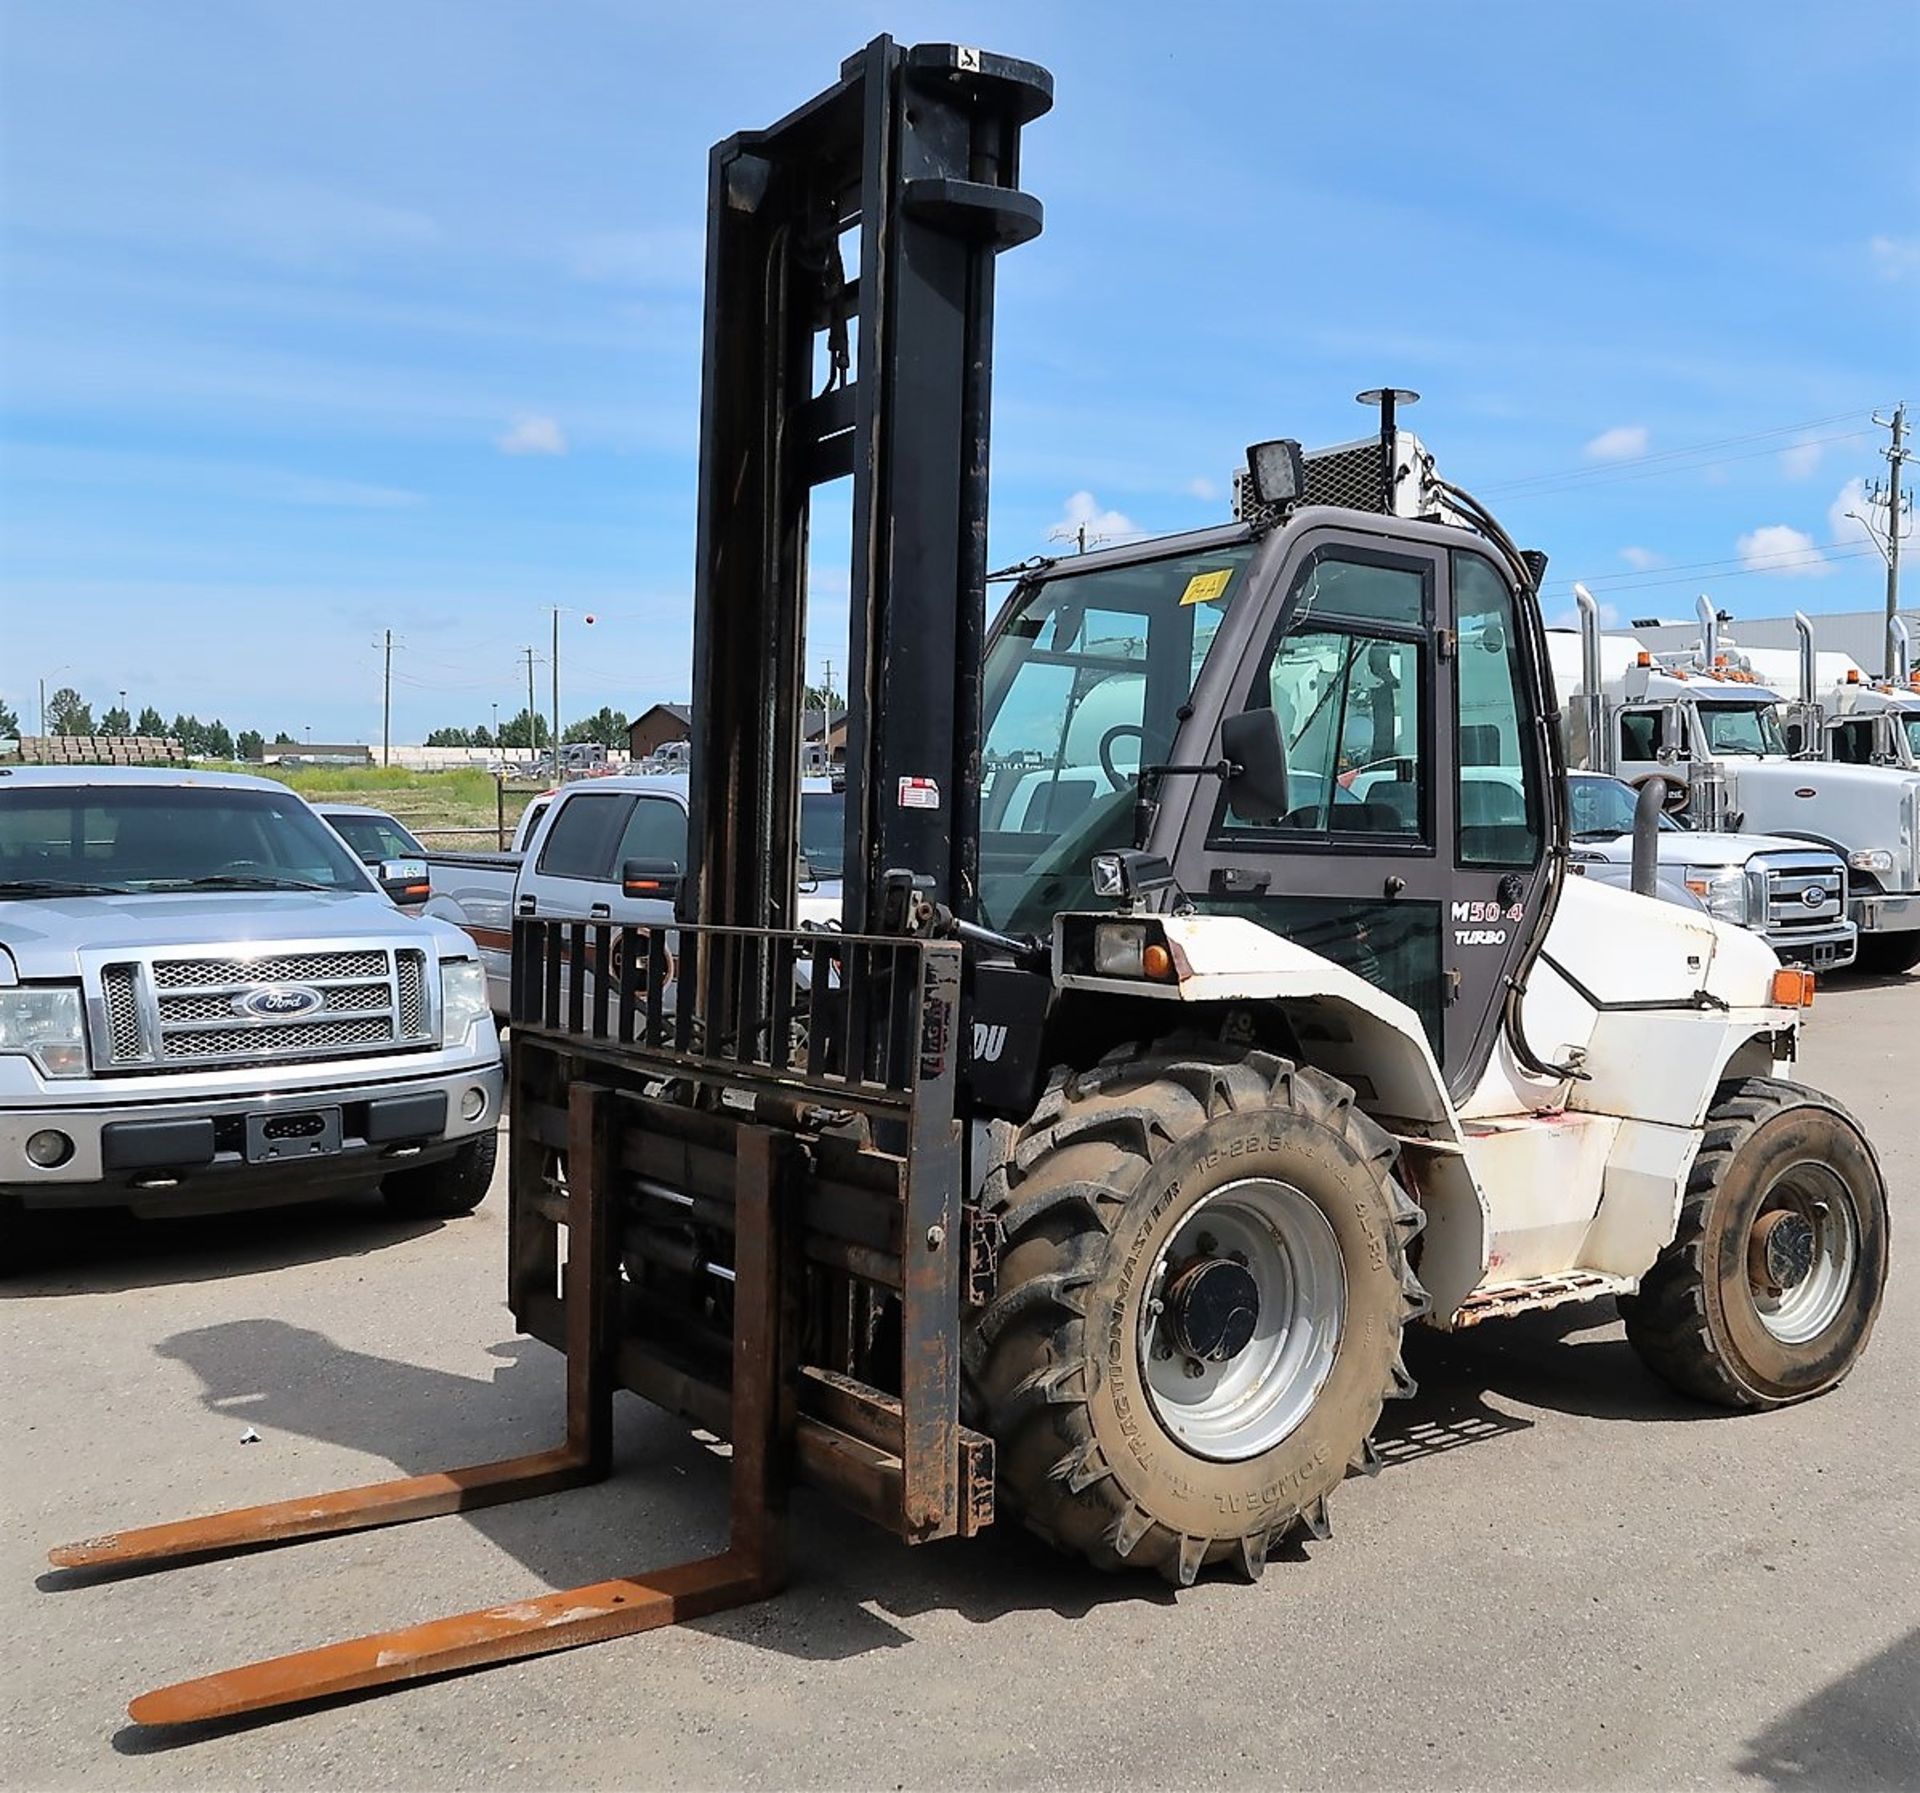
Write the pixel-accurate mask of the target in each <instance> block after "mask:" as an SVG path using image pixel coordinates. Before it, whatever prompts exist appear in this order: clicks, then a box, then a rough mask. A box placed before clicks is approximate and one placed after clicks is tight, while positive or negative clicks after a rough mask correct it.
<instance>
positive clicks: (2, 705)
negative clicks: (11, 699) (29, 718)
mask: <svg viewBox="0 0 1920 1793" xmlns="http://www.w3.org/2000/svg"><path fill="white" fill-rule="evenodd" d="M19 737H20V716H19V713H18V712H17V711H16V710H15V709H14V707H13V705H12V704H10V703H8V702H7V700H6V699H5V698H4V697H0V740H4V741H14V740H18V739H19Z"/></svg>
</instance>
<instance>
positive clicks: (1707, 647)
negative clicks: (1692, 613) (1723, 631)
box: [1694, 592, 1720, 672]
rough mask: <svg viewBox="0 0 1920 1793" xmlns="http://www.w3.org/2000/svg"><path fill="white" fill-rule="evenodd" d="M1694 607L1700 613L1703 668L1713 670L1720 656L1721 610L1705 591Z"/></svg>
mask: <svg viewBox="0 0 1920 1793" xmlns="http://www.w3.org/2000/svg"><path fill="white" fill-rule="evenodd" d="M1694 608H1695V609H1696V610H1697V611H1698V612H1699V613H1700V658H1701V660H1702V662H1703V666H1702V670H1703V671H1706V672H1712V671H1713V668H1714V662H1715V661H1717V660H1718V659H1719V658H1720V612H1719V611H1717V610H1716V609H1714V607H1713V600H1712V599H1711V598H1710V597H1708V596H1707V594H1706V593H1705V592H1702V593H1701V594H1700V598H1699V601H1698V602H1697V603H1696V604H1695V605H1694Z"/></svg>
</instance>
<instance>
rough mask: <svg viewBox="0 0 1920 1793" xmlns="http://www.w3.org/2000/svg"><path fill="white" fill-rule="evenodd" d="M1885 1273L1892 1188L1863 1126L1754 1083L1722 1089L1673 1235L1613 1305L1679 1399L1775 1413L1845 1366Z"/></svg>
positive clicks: (1822, 1103)
mask: <svg viewBox="0 0 1920 1793" xmlns="http://www.w3.org/2000/svg"><path fill="white" fill-rule="evenodd" d="M1886 1277H1887V1191H1886V1185H1885V1183H1884V1182H1883V1181H1882V1179H1881V1175H1880V1166H1879V1164H1878V1162H1877V1161H1876V1160H1875V1158H1874V1155H1873V1148H1872V1147H1871V1146H1870V1145H1869V1144H1868V1143H1867V1140H1866V1136H1865V1135H1864V1134H1863V1133H1862V1132H1861V1131H1860V1128H1859V1125H1858V1124H1857V1123H1856V1122H1855V1121H1854V1119H1853V1117H1852V1116H1851V1115H1850V1114H1848V1113H1847V1111H1846V1110H1845V1109H1844V1108H1842V1107H1841V1106H1840V1105H1839V1104H1838V1103H1837V1102H1835V1101H1834V1100H1833V1099H1832V1098H1831V1097H1829V1096H1823V1095H1820V1094H1818V1093H1817V1092H1815V1091H1813V1090H1807V1089H1802V1088H1801V1087H1800V1086H1799V1085H1798V1084H1792V1083H1782V1082H1779V1081H1776V1080H1775V1079H1773V1078H1771V1077H1748V1078H1745V1079H1743V1080H1741V1081H1740V1082H1738V1083H1728V1084H1723V1085H1722V1086H1721V1089H1720V1092H1719V1095H1718V1097H1717V1098H1716V1100H1715V1102H1714V1105H1713V1108H1712V1110H1711V1111H1710V1112H1709V1113H1708V1115H1707V1126H1706V1137H1705V1139H1704V1140H1703V1142H1702V1144H1701V1147H1700V1154H1699V1156H1698V1157H1697V1158H1695V1160H1694V1163H1693V1171H1692V1174H1691V1175H1690V1176H1689V1178H1688V1180H1687V1193H1686V1198H1685V1200H1684V1202H1683V1203H1682V1205H1681V1210H1680V1226H1679V1230H1678V1232H1677V1233H1676V1234H1675V1236H1674V1239H1673V1242H1672V1244H1670V1245H1669V1246H1668V1247H1667V1248H1666V1250H1664V1251H1663V1252H1661V1254H1660V1256H1659V1258H1658V1259H1657V1260H1656V1261H1655V1263H1654V1266H1653V1268H1652V1269H1651V1270H1649V1271H1648V1272H1647V1274H1646V1275H1645V1276H1644V1277H1642V1278H1641V1280H1640V1292H1639V1294H1637V1295H1632V1296H1623V1297H1622V1298H1621V1300H1620V1304H1619V1305H1620V1312H1621V1315H1622V1317H1623V1318H1624V1319H1625V1321H1626V1323H1627V1340H1628V1342H1629V1343H1630V1344H1631V1345H1632V1346H1633V1348H1634V1350H1636V1351H1637V1352H1639V1354H1640V1357H1641V1359H1642V1361H1644V1362H1645V1364H1646V1365H1647V1367H1648V1368H1649V1369H1650V1370H1652V1371H1653V1372H1654V1374H1655V1375H1657V1376H1659V1377H1660V1378H1661V1379H1662V1380H1664V1381H1666V1382H1669V1383H1671V1384H1672V1385H1673V1387H1675V1388H1677V1389H1679V1390H1680V1392H1681V1393H1683V1394H1689V1395H1693V1396H1695V1397H1697V1398H1698V1399H1700V1400H1702V1401H1711V1402H1714V1403H1716V1404H1717V1405H1719V1406H1723V1407H1747V1408H1754V1407H1784V1406H1786V1405H1787V1404H1788V1403H1790V1402H1793V1401H1804V1400H1808V1399H1810V1398H1811V1397H1813V1396H1814V1395H1819V1394H1825V1393H1826V1391H1827V1390H1828V1389H1830V1388H1833V1387H1835V1386H1837V1385H1838V1384H1839V1383H1840V1382H1841V1381H1842V1380H1843V1379H1844V1378H1845V1376H1846V1374H1847V1372H1848V1371H1849V1370H1851V1369H1852V1368H1853V1366H1854V1364H1855V1362H1856V1361H1857V1360H1858V1359H1859V1356H1860V1354H1861V1352H1862V1351H1864V1350H1865V1349H1866V1344H1867V1338H1868V1336H1869V1335H1870V1334H1871V1333H1872V1331H1873V1323H1874V1319H1875V1317H1876V1316H1877V1315H1878V1313H1879V1311H1880V1297H1881V1293H1882V1290H1883V1289H1884V1288H1885V1285H1886Z"/></svg>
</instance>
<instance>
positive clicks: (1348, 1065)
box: [1053, 914, 1490, 1319]
mask: <svg viewBox="0 0 1920 1793" xmlns="http://www.w3.org/2000/svg"><path fill="white" fill-rule="evenodd" d="M1070 919H1072V918H1069V917H1066V916H1056V917H1055V918H1054V948H1053V951H1054V982H1055V984H1056V986H1057V987H1058V988H1060V989H1063V990H1096V991H1101V992H1104V993H1106V994H1109V995H1115V996H1126V997H1133V998H1139V997H1151V998H1155V999H1158V1000H1160V1001H1164V1002H1168V1003H1189V1004H1193V1005H1196V1006H1198V1005H1202V1004H1206V1005H1212V1006H1215V1007H1229V1006H1245V1005H1246V1004H1248V1003H1271V1004H1273V1005H1275V1006H1276V1007H1277V1008H1278V1009H1279V1010H1280V1011H1281V1013H1282V1014H1283V1015H1284V1016H1285V1017H1286V1020H1287V1022H1288V1024H1289V1026H1290V1027H1291V1029H1292V1031H1293V1034H1294V1037H1295V1038H1296V1039H1297V1040H1298V1041H1299V1042H1300V1056H1301V1058H1302V1059H1303V1060H1304V1061H1305V1062H1307V1063H1308V1064H1311V1065H1314V1066H1315V1067H1317V1068H1318V1069H1320V1070H1323V1071H1325V1072H1326V1073H1327V1074H1328V1075H1329V1076H1332V1077H1337V1078H1339V1079H1340V1081H1341V1082H1343V1083H1345V1084H1346V1085H1348V1087H1349V1088H1351V1089H1352V1090H1353V1092H1354V1100H1355V1102H1356V1103H1357V1104H1358V1106H1359V1107H1360V1109H1361V1110H1362V1111H1363V1112H1364V1113H1366V1114H1368V1115H1369V1116H1371V1117H1372V1118H1373V1119H1374V1120H1376V1121H1378V1122H1379V1123H1380V1125H1381V1126H1383V1127H1384V1128H1386V1130H1387V1131H1388V1132H1389V1133H1391V1134H1392V1135H1393V1136H1394V1138H1395V1140H1396V1141H1397V1142H1398V1144H1399V1146H1400V1162H1399V1165H1398V1167H1397V1170H1396V1173H1395V1174H1396V1175H1397V1176H1398V1177H1399V1179H1400V1181H1401V1183H1402V1184H1403V1185H1404V1186H1405V1187H1406V1188H1407V1190H1408V1191H1409V1192H1410V1193H1411V1194H1412V1195H1413V1196H1414V1197H1415V1199H1416V1200H1418V1201H1419V1203H1420V1205H1421V1207H1422V1208H1423V1209H1424V1210H1425V1212H1426V1216H1427V1225H1426V1232H1425V1235H1424V1242H1423V1245H1422V1248H1421V1263H1420V1280H1421V1281H1422V1282H1423V1283H1424V1284H1425V1285H1426V1287H1427V1291H1428V1293H1429V1294H1430V1295H1431V1296H1432V1297H1433V1303H1434V1314H1435V1317H1436V1319H1441V1318H1443V1317H1444V1316H1449V1315H1451V1313H1452V1312H1453V1310H1454V1309H1455V1308H1456V1307H1458V1306H1459V1304H1460V1302H1461V1301H1462V1300H1464V1299H1465V1297H1466V1296H1467V1295H1468V1293H1470V1292H1471V1291H1472V1290H1473V1289H1474V1288H1475V1287H1477V1286H1478V1284H1479V1283H1480V1281H1481V1279H1482V1277H1483V1276H1484V1274H1485V1272H1486V1268H1487V1253H1488V1242H1489V1232H1490V1217H1489V1214H1488V1209H1487V1202H1486V1197H1485V1195H1484V1193H1483V1192H1482V1190H1481V1188H1480V1185H1479V1181H1478V1179H1477V1178H1476V1177H1475V1175H1474V1172H1473V1168H1472V1165H1471V1164H1470V1163H1469V1161H1468V1158H1467V1155H1466V1154H1467V1147H1466V1142H1465V1139H1464V1136H1463V1134H1462V1131H1461V1126H1460V1121H1459V1117H1458V1115H1457V1114H1456V1112H1455V1110H1454V1106H1453V1103H1452V1101H1451V1100H1450V1099H1449V1098H1448V1095H1447V1086H1446V1080H1445V1079H1444V1078H1443V1077H1442V1076H1441V1075H1440V1067H1439V1065H1438V1063H1437V1062H1436V1061H1435V1059H1434V1056H1433V1048H1432V1047H1431V1046H1430V1045H1429V1044H1428V1042H1427V1035H1426V1030H1425V1028H1423V1027H1422V1026H1421V1024H1420V1018H1419V1016H1418V1015H1416V1014H1415V1013H1414V1011H1413V1010H1412V1009H1410V1008H1409V1007H1408V1006H1407V1005H1406V1004H1405V1003H1403V1002H1401V1001H1400V1000H1399V999H1398V998H1397V997H1394V996H1390V995H1388V994H1387V992H1386V991H1384V990H1380V989H1377V988H1375V987H1374V986H1373V985H1372V984H1369V983H1368V982H1367V981H1366V980H1365V979H1364V978H1360V977H1356V976H1355V975H1354V974H1353V973H1352V972H1351V971H1348V970H1347V969H1346V968H1345V967H1344V966H1340V965H1336V964H1334V963H1333V962H1332V961H1331V960H1329V959H1323V958H1322V957H1321V956H1320V955H1319V954H1318V953H1314V952H1309V951H1308V950H1307V949H1306V948H1305V947H1303V946H1299V945H1297V944H1295V943H1294V942H1293V941H1291V940H1288V939H1286V938H1284V937H1283V936H1281V935H1279V934H1275V933H1273V932H1271V931H1270V930H1269V929H1266V928H1263V927H1262V926H1260V924H1259V923H1258V922H1256V921H1253V920H1251V919H1249V918H1248V917H1246V916H1239V915H1160V916H1155V917H1154V918H1153V920H1154V922H1155V924H1156V925H1157V926H1158V928H1159V929H1160V930H1161V932H1162V933H1163V935H1164V937H1165V939H1166V942H1167V945H1168V947H1169V949H1170V950H1171V951H1172V954H1173V961H1174V976H1173V977H1172V978H1171V979H1169V980H1164V981H1160V982H1150V981H1147V980H1145V979H1137V978H1116V977H1103V976H1097V975H1093V974H1089V973H1084V972H1069V971H1065V970H1063V969H1062V964H1063V960H1062V938H1063V935H1064V932H1065V924H1066V923H1067V922H1068V921H1069V920H1070ZM1082 919H1084V918H1082ZM1097 919H1099V920H1106V921H1110V920H1113V919H1114V917H1113V916H1112V915H1110V914H1108V915H1102V916H1100V917H1098V918H1097Z"/></svg>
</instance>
